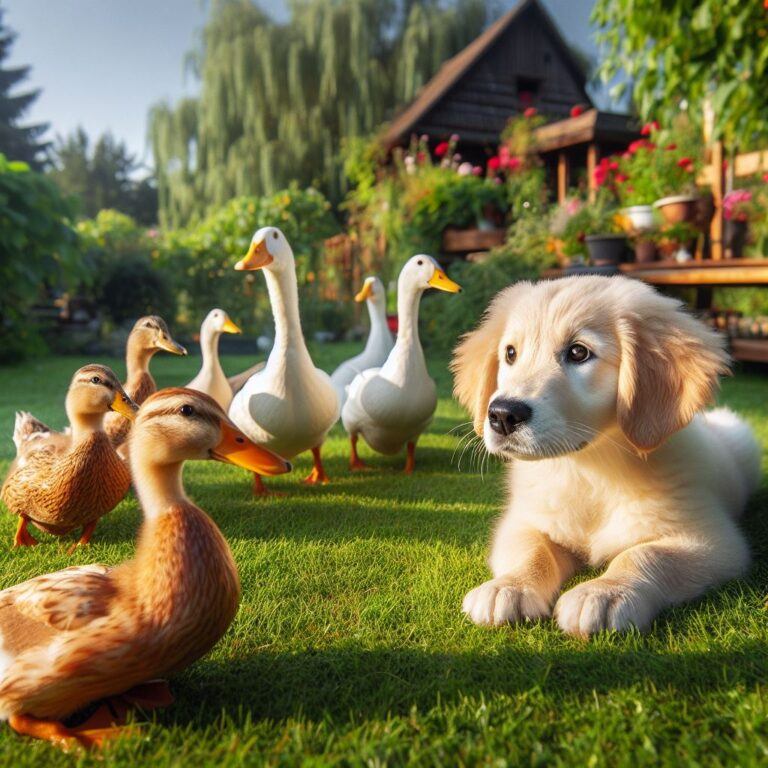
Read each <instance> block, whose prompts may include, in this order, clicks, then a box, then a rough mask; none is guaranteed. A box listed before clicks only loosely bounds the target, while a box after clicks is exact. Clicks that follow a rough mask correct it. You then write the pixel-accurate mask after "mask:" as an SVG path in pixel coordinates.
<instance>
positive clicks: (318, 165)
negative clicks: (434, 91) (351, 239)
mask: <svg viewBox="0 0 768 768" xmlns="http://www.w3.org/2000/svg"><path fill="white" fill-rule="evenodd" d="M289 11H290V14H291V17H290V20H289V21H288V22H287V23H284V24H281V23H277V22H275V21H274V20H272V19H271V18H270V17H268V16H267V15H266V14H265V13H264V12H263V11H262V10H261V9H260V8H259V7H258V6H257V5H255V4H254V3H253V2H250V0H218V2H214V3H212V5H211V15H210V18H209V20H208V23H207V25H206V27H205V30H204V32H203V38H202V45H201V47H200V49H199V50H198V51H197V52H195V54H194V55H193V56H192V63H193V67H194V70H195V73H196V74H197V75H198V77H199V78H200V81H201V94H200V97H199V98H198V99H192V100H185V101H183V102H180V103H179V104H178V105H177V106H176V107H172V106H170V105H168V104H161V105H158V106H156V107H155V108H154V109H153V110H152V112H151V114H150V135H151V141H152V148H153V154H154V157H155V159H156V163H157V178H158V187H159V195H160V209H161V221H162V223H163V225H164V226H179V225H187V224H188V223H190V222H191V221H192V220H193V219H199V218H200V217H201V216H203V215H205V214H206V213H207V212H208V211H210V210H211V209H212V208H215V207H219V206H221V205H223V204H224V203H225V202H226V201H227V200H229V199H231V198H233V197H237V196H243V195H264V194H272V193H274V192H275V191H277V190H278V189H280V188H281V187H284V186H286V185H287V184H288V183H289V181H292V180H296V181H298V183H299V184H300V185H301V186H307V185H312V184H314V185H316V186H318V187H319V188H320V189H322V190H323V191H324V193H325V194H326V195H327V196H329V197H330V198H331V199H332V200H334V201H337V200H339V199H340V198H341V197H342V195H343V192H344V178H343V169H342V161H341V157H340V148H341V145H342V143H343V141H344V140H345V138H348V137H355V136H363V135H367V134H369V133H370V132H371V131H373V130H374V129H375V128H376V127H377V126H379V125H380V124H381V123H382V122H383V121H384V120H385V119H386V118H388V117H389V116H390V115H391V114H392V113H393V111H394V109H395V108H396V107H397V106H399V105H402V104H404V103H406V102H407V101H409V100H410V99H411V98H412V97H413V95H414V94H415V93H416V91H417V90H418V89H419V88H420V87H421V86H422V85H423V84H424V83H425V82H426V81H427V79H428V78H429V77H430V76H431V75H432V74H433V73H434V72H435V71H436V70H437V68H438V66H439V65H440V64H441V63H442V62H443V61H444V60H445V59H446V58H448V57H449V56H450V55H452V54H453V53H455V52H456V51H458V50H460V49H461V48H463V47H464V46H465V45H466V44H468V43H469V42H470V41H471V40H472V39H473V38H474V37H475V36H476V35H477V34H478V33H479V31H480V30H481V29H482V25H483V23H484V21H485V4H484V3H483V2H482V0H455V1H454V2H453V3H452V4H451V5H450V6H448V7H443V5H442V4H441V3H439V2H438V0H416V2H412V1H411V0H408V2H405V1H404V0H385V2H381V1H380V0H307V1H306V2H301V3H291V4H289Z"/></svg>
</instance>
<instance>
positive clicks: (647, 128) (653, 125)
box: [640, 120, 659, 136]
mask: <svg viewBox="0 0 768 768" xmlns="http://www.w3.org/2000/svg"><path fill="white" fill-rule="evenodd" d="M658 130H659V124H658V123H657V122H656V121H655V120H652V121H651V122H650V123H646V124H645V125H644V126H643V127H642V128H641V129H640V135H641V136H650V135H651V134H652V133H653V132H654V131H658Z"/></svg>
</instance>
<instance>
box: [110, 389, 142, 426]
mask: <svg viewBox="0 0 768 768" xmlns="http://www.w3.org/2000/svg"><path fill="white" fill-rule="evenodd" d="M109 408H110V410H112V411H115V412H116V413H119V414H120V415H121V416H125V418H126V419H128V420H129V421H133V420H134V419H135V418H136V411H138V410H139V406H138V405H136V403H134V402H133V400H131V398H130V397H128V395H126V394H125V392H123V391H122V390H120V391H119V392H115V399H114V400H113V401H112V405H110V406H109Z"/></svg>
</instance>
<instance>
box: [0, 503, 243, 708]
mask: <svg viewBox="0 0 768 768" xmlns="http://www.w3.org/2000/svg"><path fill="white" fill-rule="evenodd" d="M239 596H240V581H239V578H238V575H237V570H236V567H235V563H234V560H233V558H232V554H231V552H230V550H229V547H228V546H227V543H226V541H225V540H224V538H223V536H222V535H221V533H220V532H219V530H218V529H217V528H216V526H215V525H214V524H213V522H212V521H211V520H210V519H209V518H208V517H207V515H205V513H203V512H202V511H201V510H199V509H198V508H197V507H195V506H194V505H193V504H191V503H190V502H187V503H184V504H179V505H177V506H176V507H174V508H172V509H170V510H168V511H167V512H165V513H164V514H163V515H161V516H160V517H159V518H157V519H156V520H154V521H151V522H147V523H145V524H144V526H143V528H142V531H141V534H140V538H139V543H138V546H137V551H136V558H135V559H134V560H132V561H129V562H127V563H124V564H123V565H121V566H118V567H116V568H112V569H110V568H107V567H106V566H85V567H83V566H80V567H76V568H69V569H67V570H65V571H61V572H59V573H56V574H49V575H47V576H41V577H39V578H37V579H32V580H30V581H28V582H25V583H24V584H21V585H19V586H18V587H12V588H10V589H8V590H5V591H4V592H0V647H3V648H5V649H6V651H10V652H11V653H12V654H13V656H14V658H13V660H12V662H11V664H10V665H9V668H8V669H7V671H6V673H5V675H2V674H0V716H5V717H7V716H8V715H9V714H13V713H15V712H24V713H28V714H31V715H34V716H36V717H44V718H50V717H54V718H61V717H65V716H66V715H68V714H70V713H72V712H73V711H76V710H77V709H79V708H81V707H83V706H84V705H86V704H88V703H90V702H92V701H96V700H98V699H101V698H104V697H106V696H110V695H115V694H118V693H121V692H123V691H125V690H128V689H129V688H131V687H132V686H134V685H138V684H139V683H142V682H144V681H146V680H148V679H152V678H156V677H164V676H167V675H169V674H172V673H173V672H176V671H178V670H180V669H183V668H184V667H186V666H187V665H189V664H190V663H192V662H193V661H195V660H197V659H199V658H200V657H201V656H203V655H204V654H205V653H207V652H208V651H209V650H210V649H211V648H212V647H213V645H214V644H215V643H216V642H217V640H218V639H219V638H220V637H221V636H222V635H223V634H224V632H225V631H226V630H227V627H228V626H229V625H230V623H231V622H232V619H233V618H234V616H235V613H236V611H237V604H238V601H239ZM20 623H25V629H26V636H27V638H28V644H27V645H26V646H25V647H24V648H23V649H19V647H18V635H19V633H18V632H12V630H11V627H12V626H16V625H19V624H20ZM11 644H13V645H15V648H11V647H10V645H11Z"/></svg>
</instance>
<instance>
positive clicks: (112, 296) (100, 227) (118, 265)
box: [77, 210, 176, 325]
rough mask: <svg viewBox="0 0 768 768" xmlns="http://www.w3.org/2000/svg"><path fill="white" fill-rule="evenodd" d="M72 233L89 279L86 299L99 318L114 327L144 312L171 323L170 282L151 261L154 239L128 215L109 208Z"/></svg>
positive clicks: (172, 299)
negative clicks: (78, 240) (114, 324)
mask: <svg viewBox="0 0 768 768" xmlns="http://www.w3.org/2000/svg"><path fill="white" fill-rule="evenodd" d="M77 231H78V234H79V235H80V248H81V250H82V252H83V257H84V259H85V263H86V264H87V265H88V271H89V274H90V276H91V282H90V285H89V286H88V295H89V296H90V297H91V298H92V300H93V303H94V304H95V305H96V307H98V309H99V310H101V312H102V313H103V314H104V316H106V317H107V318H109V319H110V320H112V321H113V322H114V323H116V324H118V325H119V324H121V323H125V322H130V321H132V320H135V319H136V318H137V317H140V316H141V315H146V314H158V315H161V316H163V317H165V318H166V319H167V320H168V321H169V322H170V321H172V319H173V316H174V314H175V310H176V302H175V300H174V295H173V292H172V289H171V281H170V280H169V278H168V276H167V275H166V274H165V272H163V271H162V270H158V269H156V268H155V266H154V264H153V263H152V258H151V254H152V251H153V248H154V239H155V238H153V237H150V236H149V235H148V234H147V232H146V231H145V230H144V229H143V228H142V227H140V226H139V225H138V224H137V223H136V221H134V220H133V219H132V218H131V217H130V216H127V215H125V214H123V213H120V212H118V211H111V210H104V211H99V213H98V215H97V216H96V218H94V219H88V220H85V221H81V222H79V223H78V225H77Z"/></svg>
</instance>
